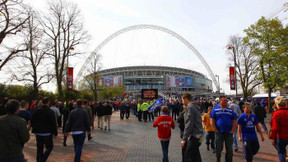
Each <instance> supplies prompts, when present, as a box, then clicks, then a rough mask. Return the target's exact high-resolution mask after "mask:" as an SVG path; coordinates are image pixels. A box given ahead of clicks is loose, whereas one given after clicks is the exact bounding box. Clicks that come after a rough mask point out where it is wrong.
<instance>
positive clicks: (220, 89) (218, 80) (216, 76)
mask: <svg viewBox="0 0 288 162" xmlns="http://www.w3.org/2000/svg"><path fill="white" fill-rule="evenodd" d="M215 77H217V80H218V84H219V93H220V90H221V88H220V82H219V75H215Z"/></svg>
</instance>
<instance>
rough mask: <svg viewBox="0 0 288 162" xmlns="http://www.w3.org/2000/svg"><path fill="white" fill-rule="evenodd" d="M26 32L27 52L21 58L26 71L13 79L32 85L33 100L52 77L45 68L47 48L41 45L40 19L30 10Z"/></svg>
mask: <svg viewBox="0 0 288 162" xmlns="http://www.w3.org/2000/svg"><path fill="white" fill-rule="evenodd" d="M28 14H29V19H28V22H27V23H28V26H27V30H25V31H26V32H25V42H26V46H27V49H28V51H27V52H24V53H23V55H22V56H21V58H24V60H22V63H23V65H22V68H21V69H27V71H25V72H23V73H21V74H20V76H19V74H16V73H15V74H14V75H13V77H14V78H15V79H16V80H18V81H21V82H26V83H28V84H29V83H32V87H33V94H34V95H35V96H34V98H36V99H38V94H39V89H40V87H41V86H42V85H43V84H47V83H49V82H50V81H51V80H52V78H53V76H52V74H51V73H50V72H49V71H50V70H49V69H48V68H47V67H49V66H46V65H47V64H48V63H47V61H46V62H45V59H46V58H47V52H48V50H49V49H47V46H46V45H45V44H43V42H42V38H43V35H44V33H43V30H42V29H41V28H40V21H39V20H40V19H39V18H38V17H37V16H36V15H38V14H37V13H35V11H32V9H30V11H29V13H28ZM41 70H42V71H41Z"/></svg>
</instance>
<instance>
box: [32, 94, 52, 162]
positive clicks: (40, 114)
mask: <svg viewBox="0 0 288 162" xmlns="http://www.w3.org/2000/svg"><path fill="white" fill-rule="evenodd" d="M42 103H43V105H42V106H41V107H40V108H39V109H36V110H35V111H34V112H33V114H32V118H31V126H32V133H35V135H36V142H37V157H36V159H37V161H46V160H47V159H48V156H49V155H50V153H51V152H52V149H53V135H54V136H57V135H58V131H57V124H56V116H55V113H54V111H53V110H51V109H50V107H49V104H50V100H49V98H47V97H45V98H43V99H42ZM44 145H45V147H46V151H45V152H43V149H44Z"/></svg>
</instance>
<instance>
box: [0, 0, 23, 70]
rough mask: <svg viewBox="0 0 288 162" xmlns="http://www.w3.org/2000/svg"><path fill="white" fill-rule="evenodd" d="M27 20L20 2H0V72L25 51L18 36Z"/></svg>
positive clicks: (18, 0)
mask: <svg viewBox="0 0 288 162" xmlns="http://www.w3.org/2000/svg"><path fill="white" fill-rule="evenodd" d="M28 19H29V15H27V14H26V6H25V5H24V4H23V2H22V0H2V1H1V2H0V70H1V68H2V67H3V66H4V65H5V64H7V62H8V61H9V60H11V59H13V58H14V57H16V56H17V54H19V53H21V52H23V51H27V48H26V46H25V44H24V43H23V41H22V39H19V37H18V36H19V35H21V32H22V31H23V29H24V28H25V25H26V23H27V21H28Z"/></svg>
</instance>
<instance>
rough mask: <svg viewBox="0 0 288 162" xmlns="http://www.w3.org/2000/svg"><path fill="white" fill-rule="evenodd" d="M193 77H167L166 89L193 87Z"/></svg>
mask: <svg viewBox="0 0 288 162" xmlns="http://www.w3.org/2000/svg"><path fill="white" fill-rule="evenodd" d="M192 86H193V82H192V77H184V76H167V80H166V87H177V88H179V87H192Z"/></svg>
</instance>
